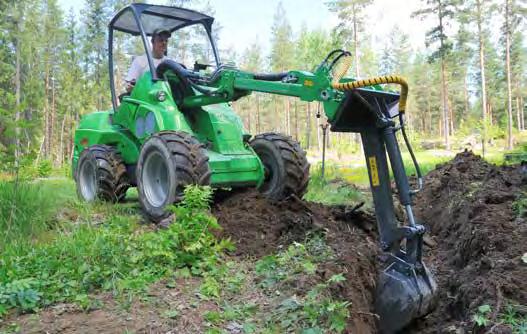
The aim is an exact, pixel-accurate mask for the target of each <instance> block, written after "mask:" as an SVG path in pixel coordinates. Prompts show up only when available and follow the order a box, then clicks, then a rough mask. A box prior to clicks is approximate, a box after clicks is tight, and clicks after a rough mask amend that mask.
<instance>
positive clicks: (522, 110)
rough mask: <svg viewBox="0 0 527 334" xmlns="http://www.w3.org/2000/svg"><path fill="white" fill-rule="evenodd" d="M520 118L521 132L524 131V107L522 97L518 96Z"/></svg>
mask: <svg viewBox="0 0 527 334" xmlns="http://www.w3.org/2000/svg"><path fill="white" fill-rule="evenodd" d="M520 109H521V111H520V118H521V121H522V130H525V107H524V104H523V96H520Z"/></svg>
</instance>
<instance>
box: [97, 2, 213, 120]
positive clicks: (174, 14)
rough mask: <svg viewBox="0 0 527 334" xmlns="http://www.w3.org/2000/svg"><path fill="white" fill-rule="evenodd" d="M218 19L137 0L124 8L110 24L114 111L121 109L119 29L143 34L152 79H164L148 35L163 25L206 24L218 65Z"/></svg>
mask: <svg viewBox="0 0 527 334" xmlns="http://www.w3.org/2000/svg"><path fill="white" fill-rule="evenodd" d="M213 22H214V18H213V17H211V16H208V15H205V14H202V13H199V12H196V11H193V10H190V9H185V8H179V7H171V6H162V5H149V4H142V3H134V4H131V5H128V6H126V7H124V8H123V9H121V10H120V11H119V12H118V13H117V14H115V16H114V17H113V18H112V19H111V21H110V23H109V24H108V66H109V74H110V90H111V94H112V106H113V110H114V111H115V110H117V96H116V94H115V82H114V74H113V67H114V66H113V65H114V64H113V32H114V30H118V31H121V32H124V33H128V34H131V35H133V36H141V39H142V41H143V46H144V49H145V53H146V57H147V59H148V66H149V67H150V73H151V74H152V80H154V81H156V80H161V79H160V78H159V77H158V75H157V73H156V71H155V66H154V61H153V57H152V51H151V49H150V47H149V41H148V36H151V35H152V33H153V32H154V30H155V29H158V28H163V29H166V30H168V31H170V32H171V33H172V32H174V31H176V30H179V29H181V28H184V27H187V26H190V25H194V24H202V25H203V27H204V28H205V31H206V32H207V36H208V39H209V41H210V44H211V46H212V51H213V53H214V59H215V60H216V65H219V56H218V50H217V48H216V44H215V43H214V39H213V38H212V23H213Z"/></svg>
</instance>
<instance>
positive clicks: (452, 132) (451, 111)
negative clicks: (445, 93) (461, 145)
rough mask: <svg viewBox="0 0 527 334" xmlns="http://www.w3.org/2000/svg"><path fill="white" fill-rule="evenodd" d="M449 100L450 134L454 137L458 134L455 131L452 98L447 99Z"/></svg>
mask: <svg viewBox="0 0 527 334" xmlns="http://www.w3.org/2000/svg"><path fill="white" fill-rule="evenodd" d="M447 101H448V110H449V111H450V115H449V117H450V135H451V136H452V137H453V136H455V135H456V133H455V131H454V108H452V101H450V99H447Z"/></svg>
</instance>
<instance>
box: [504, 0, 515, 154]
mask: <svg viewBox="0 0 527 334" xmlns="http://www.w3.org/2000/svg"><path fill="white" fill-rule="evenodd" d="M509 11H510V3H509V0H505V63H506V66H507V69H506V72H507V116H508V117H507V119H508V123H507V130H508V131H507V148H508V149H509V150H512V149H513V146H514V143H513V142H514V139H513V138H512V85H511V55H510V24H509Z"/></svg>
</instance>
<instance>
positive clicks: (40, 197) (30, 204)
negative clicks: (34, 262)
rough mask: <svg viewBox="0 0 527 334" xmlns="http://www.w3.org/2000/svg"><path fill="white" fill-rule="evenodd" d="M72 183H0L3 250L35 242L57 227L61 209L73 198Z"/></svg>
mask: <svg viewBox="0 0 527 334" xmlns="http://www.w3.org/2000/svg"><path fill="white" fill-rule="evenodd" d="M73 194H74V190H73V183H72V182H71V181H69V180H68V181H65V180H52V181H45V182H43V181H35V182H26V181H20V182H16V181H0V230H1V231H2V234H1V235H0V250H2V249H3V248H4V245H6V244H9V243H16V242H18V241H21V240H32V239H33V238H35V237H36V236H38V235H40V234H41V233H42V232H44V231H46V230H48V229H50V228H51V227H52V226H53V225H55V224H56V223H57V219H58V217H57V213H58V212H59V211H60V208H61V207H63V206H64V205H65V203H66V202H68V199H69V198H72V197H73V196H74V195H73Z"/></svg>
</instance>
